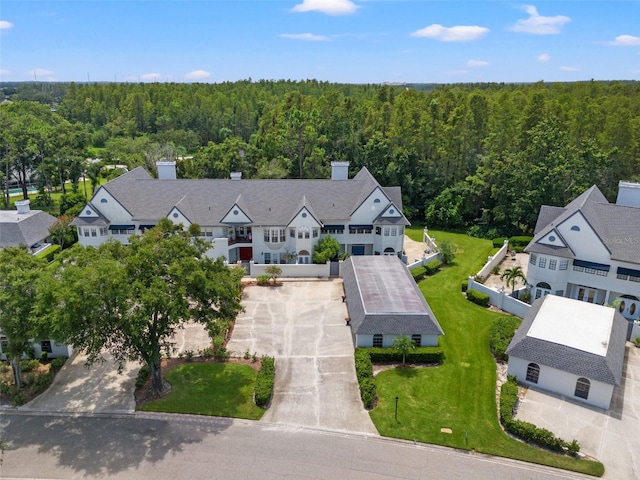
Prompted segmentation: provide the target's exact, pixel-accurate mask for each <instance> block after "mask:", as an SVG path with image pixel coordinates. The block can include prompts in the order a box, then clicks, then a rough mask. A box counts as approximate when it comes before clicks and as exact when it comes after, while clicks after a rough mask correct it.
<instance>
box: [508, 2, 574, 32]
mask: <svg viewBox="0 0 640 480" xmlns="http://www.w3.org/2000/svg"><path fill="white" fill-rule="evenodd" d="M524 11H525V12H527V13H528V14H529V18H525V19H520V20H518V21H517V22H516V24H515V25H514V26H513V27H511V30H513V31H514V32H521V33H533V34H535V35H555V34H557V33H560V30H561V29H562V26H563V25H564V24H565V23H568V22H570V21H571V19H570V18H569V17H565V16H564V15H556V16H555V17H544V16H542V15H540V14H539V13H538V9H537V8H536V7H534V6H533V5H525V6H524Z"/></svg>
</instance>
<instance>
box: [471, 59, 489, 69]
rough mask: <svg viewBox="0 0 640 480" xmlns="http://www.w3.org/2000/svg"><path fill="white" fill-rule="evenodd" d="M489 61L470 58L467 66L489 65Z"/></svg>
mask: <svg viewBox="0 0 640 480" xmlns="http://www.w3.org/2000/svg"><path fill="white" fill-rule="evenodd" d="M488 66H489V62H485V61H484V60H469V61H468V62H467V67H470V68H478V67H488Z"/></svg>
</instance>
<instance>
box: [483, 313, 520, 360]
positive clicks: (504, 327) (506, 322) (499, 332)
mask: <svg viewBox="0 0 640 480" xmlns="http://www.w3.org/2000/svg"><path fill="white" fill-rule="evenodd" d="M519 325H520V320H518V319H517V318H515V317H500V318H497V319H495V320H494V321H493V324H492V325H491V328H490V329H489V348H490V349H491V353H493V356H494V357H496V360H503V361H505V362H506V361H507V360H509V355H507V354H506V353H505V351H506V350H507V347H508V346H509V343H511V339H512V338H513V334H514V333H516V329H517V328H518V326H519Z"/></svg>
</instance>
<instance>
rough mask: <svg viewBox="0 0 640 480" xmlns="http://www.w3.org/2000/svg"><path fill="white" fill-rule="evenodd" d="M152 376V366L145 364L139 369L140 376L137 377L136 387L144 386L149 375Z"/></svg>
mask: <svg viewBox="0 0 640 480" xmlns="http://www.w3.org/2000/svg"><path fill="white" fill-rule="evenodd" d="M150 376H151V368H149V365H146V364H145V365H143V366H142V367H141V368H140V370H139V371H138V376H137V377H136V389H138V388H142V387H143V386H144V384H145V383H146V381H147V380H149V377H150Z"/></svg>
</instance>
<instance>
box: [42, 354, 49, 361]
mask: <svg viewBox="0 0 640 480" xmlns="http://www.w3.org/2000/svg"><path fill="white" fill-rule="evenodd" d="M40 359H41V360H42V361H43V362H46V361H47V360H48V359H49V353H48V352H42V353H40Z"/></svg>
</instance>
